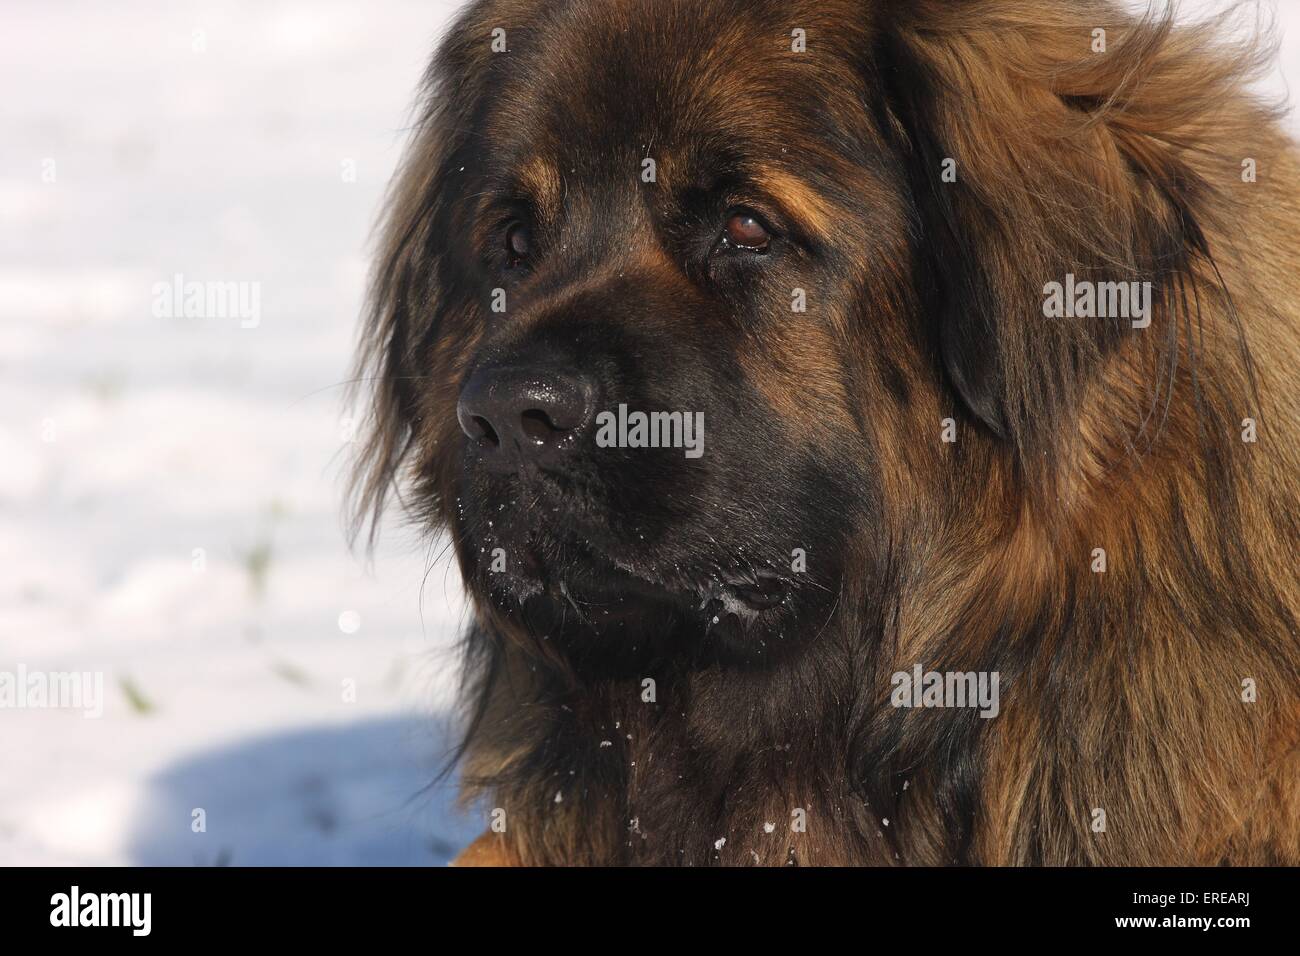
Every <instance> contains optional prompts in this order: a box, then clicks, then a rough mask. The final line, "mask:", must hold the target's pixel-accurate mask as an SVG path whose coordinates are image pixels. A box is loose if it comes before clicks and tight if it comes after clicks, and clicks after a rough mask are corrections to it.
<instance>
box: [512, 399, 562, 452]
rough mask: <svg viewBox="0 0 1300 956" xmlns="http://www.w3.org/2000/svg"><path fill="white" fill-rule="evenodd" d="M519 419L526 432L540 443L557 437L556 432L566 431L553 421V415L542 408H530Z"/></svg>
mask: <svg viewBox="0 0 1300 956" xmlns="http://www.w3.org/2000/svg"><path fill="white" fill-rule="evenodd" d="M519 421H520V426H521V427H522V428H523V430H524V434H525V435H527V436H528V437H529V438H531V439H532V440H533V441H535V442H538V443H542V442H546V441H549V440H550V439H551V438H553V437H555V433H556V432H560V431H564V429H562V428H557V427H556V425H555V423H554V422H553V421H551V417H550V416H549V415H547V414H546V412H544V411H542V410H541V409H540V408H530V409H529V410H528V411H526V412H523V413H522V414H521V415H520V416H519Z"/></svg>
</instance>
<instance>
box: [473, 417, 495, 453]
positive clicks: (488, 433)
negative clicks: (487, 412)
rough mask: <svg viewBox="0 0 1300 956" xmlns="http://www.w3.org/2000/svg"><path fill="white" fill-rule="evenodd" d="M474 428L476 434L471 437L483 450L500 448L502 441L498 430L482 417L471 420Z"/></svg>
mask: <svg viewBox="0 0 1300 956" xmlns="http://www.w3.org/2000/svg"><path fill="white" fill-rule="evenodd" d="M470 422H471V423H472V424H473V426H474V431H475V434H474V435H472V436H471V437H472V438H473V439H474V440H475V441H476V442H478V443H479V445H480V447H483V448H500V447H501V439H500V438H499V437H498V436H497V432H496V429H495V428H493V427H492V423H491V422H489V421H488V420H487V419H486V418H484V417H483V416H482V415H474V416H472V417H471V418H470Z"/></svg>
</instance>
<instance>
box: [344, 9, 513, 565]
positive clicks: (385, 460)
mask: <svg viewBox="0 0 1300 956" xmlns="http://www.w3.org/2000/svg"><path fill="white" fill-rule="evenodd" d="M482 16H484V10H483V5H482V4H471V5H470V6H469V7H468V8H467V9H466V10H465V11H464V12H463V13H462V14H461V16H460V18H459V19H458V20H457V21H456V22H455V23H454V24H453V25H452V26H451V28H450V29H449V30H448V33H447V36H446V39H445V40H444V41H443V43H442V44H441V46H440V47H439V49H438V51H437V53H436V54H435V56H434V58H433V61H432V62H431V64H430V66H429V69H428V71H427V72H426V74H425V77H424V81H423V84H422V89H421V92H420V96H419V99H418V100H417V103H416V105H415V108H414V110H413V122H412V135H411V139H410V142H409V143H408V144H407V146H406V149H405V153H404V156H403V160H402V164H401V167H400V168H399V169H398V171H397V174H396V175H395V177H394V179H393V182H392V185H391V186H390V189H389V193H388V197H387V200H386V203H385V206H384V209H383V211H382V214H381V217H380V221H379V224H378V229H377V234H378V250H377V255H376V258H375V264H374V267H373V270H372V273H371V278H370V288H369V293H368V299H367V303H366V314H365V316H364V319H363V324H362V328H361V333H360V337H359V345H358V349H357V358H356V361H355V364H354V374H353V376H352V383H351V389H350V394H349V397H348V399H349V404H350V405H351V404H354V403H355V404H364V405H365V406H366V415H365V429H364V432H363V434H361V435H360V436H359V440H358V443H357V445H356V446H355V454H354V458H353V462H352V474H351V481H350V484H349V488H348V497H349V513H350V517H351V529H350V530H351V536H352V538H353V539H354V540H355V539H356V538H357V537H358V536H361V535H362V534H363V532H367V531H368V540H369V542H370V543H372V544H373V541H374V537H375V534H376V532H377V530H378V524H379V519H380V517H381V516H382V513H383V510H384V507H385V504H386V502H387V499H388V496H389V494H390V493H392V492H393V491H395V490H397V488H398V486H399V476H400V473H401V470H402V468H403V465H404V464H405V463H406V461H407V459H408V458H409V457H410V455H411V452H412V449H413V446H414V431H413V428H412V426H413V423H414V422H415V421H416V420H417V418H418V416H419V415H420V399H421V397H422V396H427V395H428V394H429V393H430V391H431V389H434V388H437V387H443V388H448V387H451V385H450V384H449V383H454V382H455V380H456V377H455V375H453V374H451V373H448V374H446V375H442V376H437V375H432V374H430V373H431V372H432V371H433V370H432V369H430V368H428V367H427V366H426V365H425V364H423V363H424V361H425V360H426V358H427V356H428V354H429V352H430V349H431V346H432V344H433V343H435V342H437V341H439V340H440V339H446V338H450V337H451V333H452V331H453V329H452V326H454V325H455V323H456V321H457V317H458V313H457V309H456V307H455V304H454V303H450V302H449V298H450V297H449V296H448V295H447V294H446V290H447V289H448V288H449V286H451V285H452V284H453V283H451V282H449V281H448V276H449V273H452V272H454V271H455V268H456V267H455V264H454V263H453V262H452V261H451V260H452V259H453V258H454V256H453V253H454V252H456V251H457V250H460V249H461V247H462V246H463V245H464V244H463V242H462V243H457V242H455V241H454V239H455V237H457V236H464V235H466V234H467V233H468V230H469V226H468V224H467V223H465V222H463V221H461V220H460V219H459V218H458V217H463V215H464V212H463V204H461V203H457V202H456V201H455V199H456V197H457V195H458V192H457V189H456V188H455V184H456V183H457V182H458V181H459V177H458V175H457V170H458V169H461V168H463V167H465V166H471V165H472V164H473V163H474V162H475V161H476V159H477V157H476V156H475V154H474V151H475V150H476V149H478V148H481V147H479V146H478V145H477V144H476V143H475V142H474V141H473V138H472V137H471V136H470V135H469V133H468V132H467V131H468V130H469V129H470V128H471V127H472V126H473V115H472V114H473V112H474V110H475V109H476V108H477V107H478V104H479V103H481V101H482V99H483V97H484V95H485V94H484V91H485V89H486V87H487V84H488V80H489V73H490V68H489V59H490V56H491V54H490V51H489V49H488V46H487V44H486V43H482V42H479V40H480V38H481V36H483V35H486V29H485V28H484V27H483V25H482V23H481V22H479V19H478V18H481V17H482ZM462 311H463V310H462ZM425 500H429V498H428V496H425Z"/></svg>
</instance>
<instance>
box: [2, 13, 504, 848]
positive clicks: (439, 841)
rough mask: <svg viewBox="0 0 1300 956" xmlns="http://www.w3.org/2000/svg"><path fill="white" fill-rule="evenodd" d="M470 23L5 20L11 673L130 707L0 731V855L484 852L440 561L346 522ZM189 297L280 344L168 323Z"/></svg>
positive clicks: (293, 18)
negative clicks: (401, 207)
mask: <svg viewBox="0 0 1300 956" xmlns="http://www.w3.org/2000/svg"><path fill="white" fill-rule="evenodd" d="M451 8H452V5H451V4H450V3H437V2H433V3H431V2H428V0H424V2H387V3H384V4H381V5H370V4H356V3H351V2H347V3H341V2H332V0H326V2H319V0H317V2H312V3H310V4H308V3H290V2H275V3H264V2H227V3H223V4H221V5H219V6H212V5H208V4H202V3H176V4H166V5H158V4H146V3H125V4H115V5H111V6H108V5H103V4H98V3H90V2H66V3H61V4H48V3H43V2H40V0H10V2H9V3H8V4H6V9H5V18H4V19H5V29H4V30H3V31H0V77H2V78H3V80H4V87H5V88H6V89H8V90H10V91H11V92H12V91H27V92H26V93H25V94H23V95H11V96H7V97H5V98H4V99H3V101H0V124H2V127H3V129H4V130H5V135H4V136H3V137H0V221H3V222H4V223H5V228H4V229H3V231H0V461H2V462H3V465H2V466H0V567H2V568H4V571H5V573H4V574H3V575H2V576H0V671H4V672H8V673H15V672H16V671H17V670H18V668H19V667H24V668H26V669H27V671H29V672H36V673H38V674H50V673H53V672H64V671H78V672H81V671H91V672H95V673H98V674H101V675H102V677H103V684H104V689H105V690H104V692H105V698H106V699H105V700H104V702H103V703H104V710H103V716H102V717H99V718H97V719H96V718H93V717H91V718H87V717H83V716H82V713H81V712H80V711H77V710H74V709H35V708H26V709H5V710H3V711H0V754H2V755H3V765H4V768H5V772H4V774H3V775H0V863H3V864H15V863H28V864H31V863H34V864H55V863H68V864H125V863H153V864H183V865H189V864H213V863H233V864H236V865H238V864H275V863H280V864H433V865H437V864H442V863H445V862H447V861H448V860H449V859H450V857H451V856H453V855H454V854H455V852H456V851H457V850H458V849H459V848H460V847H462V846H463V845H465V844H466V843H467V842H468V841H469V840H470V839H471V838H472V837H473V836H474V835H475V834H476V833H477V832H480V831H481V830H482V829H483V825H484V824H483V820H482V819H481V817H480V815H478V814H463V813H459V812H457V811H456V810H455V809H454V808H453V807H452V804H451V796H452V787H451V786H450V785H449V784H448V783H446V782H445V781H439V780H438V771H439V769H440V768H441V766H442V758H443V757H444V755H445V753H446V751H447V747H448V745H449V743H450V741H451V740H452V739H453V738H452V736H451V732H450V730H449V710H450V706H451V702H452V698H453V690H454V683H455V676H456V667H457V658H456V652H455V640H456V638H457V636H458V634H459V632H460V630H461V626H462V624H463V622H464V615H465V610H464V604H463V601H462V598H461V595H460V584H459V581H458V580H457V577H456V573H455V571H454V570H453V569H452V568H450V567H449V566H448V565H447V563H446V561H445V559H440V560H435V559H437V558H440V556H441V554H442V552H443V550H444V549H443V545H442V542H438V541H426V540H422V539H421V538H420V537H419V536H418V534H416V533H414V532H412V531H405V530H403V528H402V527H401V525H400V522H398V521H396V520H394V521H392V522H390V523H389V525H388V526H387V527H386V528H385V529H384V534H383V536H382V537H381V548H380V550H379V551H378V552H377V554H376V555H375V557H374V560H373V564H370V563H368V562H367V560H366V558H365V556H364V555H354V554H352V553H350V552H349V550H348V548H347V546H346V542H345V538H344V533H343V522H342V519H341V514H340V512H341V509H340V501H341V479H342V474H343V470H344V469H343V466H344V463H345V462H346V458H347V453H348V450H349V448H348V445H347V439H348V438H349V437H350V429H349V428H348V423H347V421H346V416H347V415H348V413H349V410H348V409H346V408H344V407H343V404H342V397H343V396H342V392H343V390H342V389H341V388H340V387H338V385H339V383H342V382H343V381H344V380H345V378H346V377H347V375H348V365H349V362H350V357H351V347H352V343H353V336H354V334H355V328H356V321H357V316H358V314H359V307H360V301H361V296H362V289H363V285H364V279H365V273H366V268H367V254H368V248H367V242H368V238H369V235H370V230H371V226H372V224H373V220H374V216H375V213H376V210H377V208H378V205H379V201H380V197H381V194H382V191H383V189H384V186H385V184H386V182H387V180H388V178H389V176H390V174H391V171H392V169H393V166H394V164H395V162H396V160H397V158H398V156H399V154H400V149H401V145H402V142H403V130H404V128H405V126H406V124H407V109H408V106H409V104H410V102H411V98H412V95H413V93H414V90H415V86H416V83H417V80H418V78H419V75H420V73H421V71H422V69H423V67H424V63H425V60H426V59H427V56H428V54H429V51H430V50H431V48H432V44H433V41H434V38H435V36H436V35H437V33H438V31H439V29H440V27H441V25H442V24H443V22H444V21H445V19H446V17H447V15H448V13H449V11H450V9H451ZM199 30H201V31H203V35H204V49H203V51H202V52H196V51H195V50H194V48H193V40H194V35H195V31H199ZM345 163H348V164H349V165H348V166H347V167H345V166H344V164H345ZM345 168H346V169H353V170H355V182H349V181H347V178H346V177H345V175H344V171H345ZM51 169H52V171H53V181H52V182H47V181H45V179H44V177H45V176H46V174H47V170H51ZM177 274H180V275H183V276H184V277H185V280H187V281H189V280H196V281H200V282H240V283H256V284H257V289H258V291H259V294H260V297H261V298H260V311H261V321H260V322H259V323H258V324H257V326H256V327H255V328H243V327H241V322H240V321H239V318H238V317H237V316H231V317H229V318H219V317H218V318H202V319H193V318H191V319H186V318H163V319H160V318H157V317H155V316H156V314H157V313H156V311H155V310H154V309H153V308H152V305H153V300H154V295H155V289H154V287H155V285H156V284H158V283H167V284H170V283H172V282H173V278H174V276H175V275H177ZM181 314H183V313H181ZM426 569H427V570H428V574H427V577H426ZM196 810H197V811H201V813H200V814H198V816H196V815H195V811H196ZM200 824H201V825H200ZM196 831H197V832H196Z"/></svg>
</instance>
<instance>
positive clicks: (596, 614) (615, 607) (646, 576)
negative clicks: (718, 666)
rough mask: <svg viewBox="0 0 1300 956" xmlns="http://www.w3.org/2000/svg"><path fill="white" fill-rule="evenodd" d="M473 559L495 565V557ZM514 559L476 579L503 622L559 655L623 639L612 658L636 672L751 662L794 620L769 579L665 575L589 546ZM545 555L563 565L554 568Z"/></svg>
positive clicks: (788, 595) (764, 575) (541, 550)
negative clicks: (636, 667) (714, 661)
mask: <svg viewBox="0 0 1300 956" xmlns="http://www.w3.org/2000/svg"><path fill="white" fill-rule="evenodd" d="M475 550H476V551H480V550H481V551H482V556H483V557H488V556H489V555H490V554H491V550H492V549H491V548H484V549H479V548H476V549H475ZM512 550H513V549H512ZM516 553H519V554H520V555H522V557H521V558H520V559H519V560H517V561H516V562H515V564H514V566H513V567H510V568H508V569H507V570H502V571H499V572H496V573H493V572H491V571H484V570H483V569H482V568H481V567H480V569H479V573H478V574H477V575H476V578H475V579H476V581H477V583H478V588H476V590H478V592H479V593H480V594H481V595H482V596H483V597H484V598H485V599H486V602H487V603H488V604H489V605H490V606H491V607H492V608H493V609H494V611H495V612H496V614H497V615H499V616H502V617H505V618H506V619H509V620H513V621H515V622H516V623H518V624H522V625H523V626H524V628H525V630H526V631H527V632H528V633H529V634H531V635H532V636H533V637H534V638H536V639H538V640H543V641H550V640H554V641H555V642H556V645H557V646H563V647H570V648H574V647H584V648H585V647H587V646H589V645H590V644H591V642H592V641H597V640H601V639H605V638H610V637H616V638H624V639H626V640H625V641H621V642H620V643H619V645H615V646H614V647H609V648H608V651H609V653H611V654H613V653H616V648H617V647H622V648H623V649H624V651H626V653H627V655H628V656H627V661H628V662H629V663H630V662H631V661H632V660H633V659H638V660H643V659H644V657H645V656H646V655H650V656H662V655H668V654H681V653H691V654H695V653H705V654H714V655H722V656H724V657H726V658H727V659H742V660H752V659H755V658H756V657H759V656H762V655H764V654H766V652H767V650H768V649H770V648H771V647H773V646H775V645H777V644H779V643H780V642H781V641H782V634H783V632H784V630H785V624H786V623H787V618H788V617H789V616H790V615H791V614H792V613H793V611H792V602H793V593H792V588H791V585H790V582H788V581H787V580H786V579H784V578H783V577H781V576H779V575H777V574H774V573H771V572H768V571H760V572H757V573H755V572H744V573H741V572H736V573H730V574H719V573H716V572H715V573H712V574H706V573H691V572H690V571H687V570H684V569H681V568H680V567H679V568H678V569H676V570H674V572H673V573H672V574H671V575H661V574H658V573H656V572H655V571H653V570H650V569H645V568H641V567H638V566H628V565H624V564H622V563H621V562H618V561H616V560H614V559H611V558H610V557H608V556H606V555H604V554H601V553H598V552H596V551H594V550H593V549H592V548H591V547H590V546H586V547H583V546H581V545H578V544H576V543H574V542H567V543H565V544H564V546H563V547H557V546H555V543H554V542H547V546H543V545H541V544H539V542H538V541H537V539H536V538H533V539H531V540H530V541H529V543H528V544H527V545H526V546H524V547H521V548H519V549H518V552H516ZM543 554H558V555H563V556H564V558H565V560H564V561H563V563H560V562H558V561H557V562H554V563H551V562H548V561H547V560H545V559H544V558H543V557H542V555H543ZM720 563H721V562H716V563H715V562H710V564H711V565H713V566H715V567H716V566H718V564H720Z"/></svg>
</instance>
